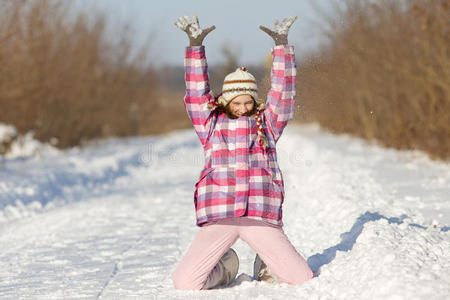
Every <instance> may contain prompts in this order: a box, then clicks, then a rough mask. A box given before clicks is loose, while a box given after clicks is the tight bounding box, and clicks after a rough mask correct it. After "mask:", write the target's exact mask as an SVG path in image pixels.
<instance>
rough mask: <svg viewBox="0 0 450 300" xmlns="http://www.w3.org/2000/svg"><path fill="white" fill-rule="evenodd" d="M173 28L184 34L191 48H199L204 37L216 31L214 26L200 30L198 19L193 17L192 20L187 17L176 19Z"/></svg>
mask: <svg viewBox="0 0 450 300" xmlns="http://www.w3.org/2000/svg"><path fill="white" fill-rule="evenodd" d="M175 26H176V27H178V28H180V29H181V30H183V31H184V32H186V34H187V35H188V37H189V42H190V45H191V46H201V45H202V43H203V39H204V38H205V37H206V35H207V34H208V33H210V32H211V31H213V30H214V29H216V26H214V25H213V26H210V27H208V28H205V29H201V28H200V25H199V23H198V17H197V16H195V15H194V16H192V20H191V19H190V18H189V17H188V16H184V17H180V18H178V21H177V22H175Z"/></svg>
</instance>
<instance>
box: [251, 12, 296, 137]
mask: <svg viewBox="0 0 450 300" xmlns="http://www.w3.org/2000/svg"><path fill="white" fill-rule="evenodd" d="M296 19H297V17H290V18H286V19H284V20H283V21H282V22H281V23H278V21H275V29H274V30H271V29H269V28H267V27H264V26H260V29H261V30H263V31H264V32H266V33H267V34H268V35H270V36H271V37H272V38H273V40H274V41H275V47H273V48H272V56H273V63H272V70H271V77H270V78H271V88H270V90H269V93H268V95H267V102H266V108H265V110H264V116H265V119H266V120H267V125H268V127H269V130H271V131H272V134H273V136H274V139H275V141H278V139H279V138H280V136H281V134H282V132H283V129H284V128H285V127H286V125H287V123H288V121H289V120H291V119H292V118H293V116H294V109H295V79H296V74H297V69H296V64H295V55H294V47H293V46H289V45H288V39H287V37H288V32H289V28H290V27H291V25H292V23H294V21H295V20H296Z"/></svg>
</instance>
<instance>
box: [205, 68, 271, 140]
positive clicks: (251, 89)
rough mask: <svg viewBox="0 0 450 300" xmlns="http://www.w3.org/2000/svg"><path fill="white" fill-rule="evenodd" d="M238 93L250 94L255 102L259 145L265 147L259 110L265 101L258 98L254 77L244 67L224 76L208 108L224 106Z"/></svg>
mask: <svg viewBox="0 0 450 300" xmlns="http://www.w3.org/2000/svg"><path fill="white" fill-rule="evenodd" d="M240 95H250V96H252V98H253V99H254V100H255V102H256V114H255V119H256V124H257V127H258V135H259V136H260V137H261V139H260V146H261V147H262V148H265V147H267V146H268V144H269V143H268V141H267V138H266V136H265V135H264V132H263V130H262V125H261V117H260V115H261V111H262V109H264V106H265V101H264V100H262V99H259V98H258V87H257V85H256V79H255V77H254V76H253V75H252V74H250V72H249V71H248V70H247V68H246V67H239V68H237V69H236V71H234V72H232V73H230V74H228V75H227V76H225V79H224V82H223V87H222V93H221V94H220V95H219V96H218V97H216V98H215V99H214V100H213V101H212V102H209V103H208V109H209V110H211V111H212V110H214V109H215V108H216V107H217V106H219V105H221V106H223V107H225V106H226V105H227V104H228V103H229V102H230V101H231V100H233V99H234V98H236V97H237V96H240Z"/></svg>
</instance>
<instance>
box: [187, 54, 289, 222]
mask: <svg viewBox="0 0 450 300" xmlns="http://www.w3.org/2000/svg"><path fill="white" fill-rule="evenodd" d="M272 55H273V64H272V71H271V89H270V91H269V93H268V95H267V102H266V107H265V109H264V111H263V113H262V114H261V121H262V127H263V131H264V133H265V135H266V137H267V140H268V142H269V146H268V147H267V148H266V149H264V148H262V147H261V146H260V138H259V135H258V134H257V127H256V120H255V118H254V117H253V116H252V117H247V116H243V117H240V118H238V119H230V118H228V117H227V116H226V114H224V113H219V112H217V111H216V110H214V111H212V112H211V111H209V110H208V108H207V103H208V102H210V101H213V99H214V95H213V94H212V92H211V91H210V87H209V78H208V66H207V62H206V56H205V48H204V46H195V47H187V48H186V52H185V61H184V64H185V73H186V74H185V80H186V96H185V98H184V104H185V107H186V110H187V112H188V115H189V117H190V119H191V120H192V123H193V125H194V129H195V131H196V133H197V135H198V137H199V138H200V142H201V144H202V146H203V149H204V154H205V166H204V169H203V170H202V171H201V173H200V177H199V179H198V181H197V183H196V184H195V187H196V188H195V193H194V204H195V209H196V214H197V225H198V226H202V224H204V223H205V222H209V221H212V220H217V219H221V218H228V217H240V216H248V217H250V218H254V219H259V220H265V221H268V222H270V223H273V224H278V225H281V226H282V225H283V222H282V204H283V201H284V182H283V177H282V173H281V170H280V168H279V166H278V162H277V151H276V143H277V141H278V139H279V138H280V135H281V133H282V132H283V129H284V127H286V125H287V122H288V121H289V120H290V119H292V117H293V114H294V103H295V77H296V65H295V57H294V48H293V47H292V46H284V45H281V46H275V47H273V48H272Z"/></svg>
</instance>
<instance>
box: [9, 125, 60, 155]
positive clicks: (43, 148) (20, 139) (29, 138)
mask: <svg viewBox="0 0 450 300" xmlns="http://www.w3.org/2000/svg"><path fill="white" fill-rule="evenodd" d="M51 141H52V142H53V144H56V143H57V139H56V138H52V139H51ZM8 143H10V144H11V145H10V149H9V151H8V152H7V153H6V154H5V155H4V157H3V158H7V159H11V158H26V157H32V156H39V155H40V154H41V153H42V152H47V153H49V152H52V153H57V152H59V150H58V149H57V148H55V147H54V146H52V145H50V144H47V143H41V142H39V141H38V140H36V139H35V138H34V134H33V132H28V133H26V134H25V135H23V136H22V135H19V134H18V133H17V130H16V128H15V127H14V126H12V125H7V124H3V123H0V149H1V148H2V147H1V145H2V144H8ZM1 154H2V153H0V155H1ZM0 159H1V158H0Z"/></svg>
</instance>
